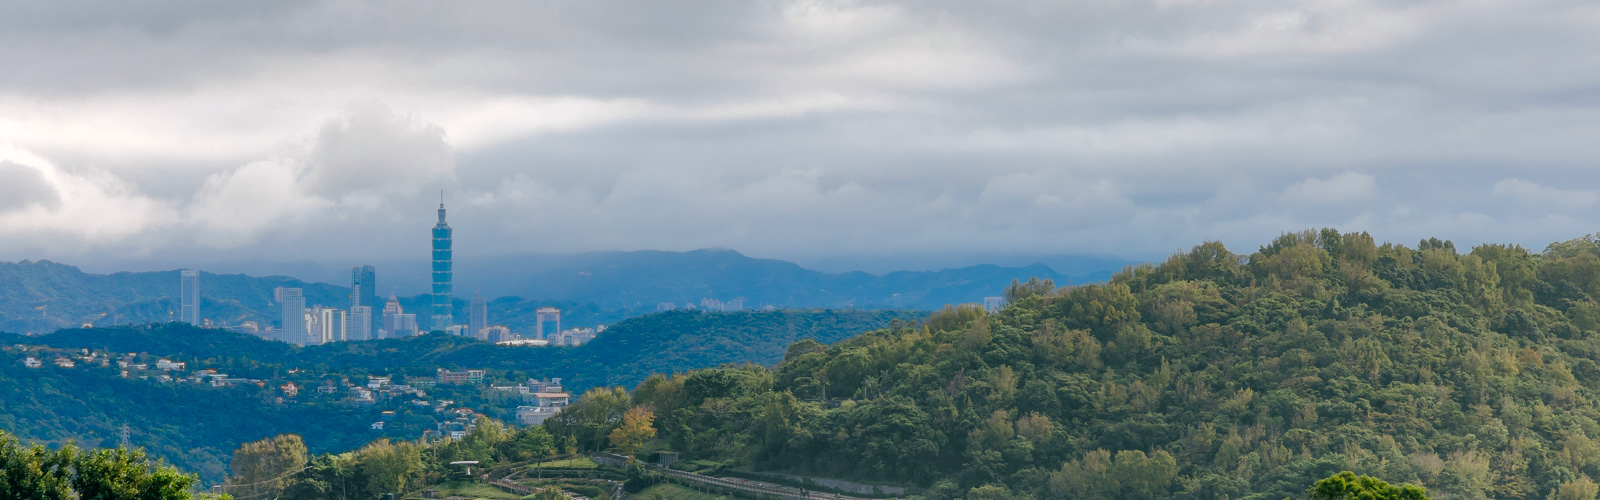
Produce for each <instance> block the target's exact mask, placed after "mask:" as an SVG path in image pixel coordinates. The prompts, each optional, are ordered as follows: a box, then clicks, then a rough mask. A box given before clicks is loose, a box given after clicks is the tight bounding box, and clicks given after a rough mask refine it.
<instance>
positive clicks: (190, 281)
mask: <svg viewBox="0 0 1600 500" xmlns="http://www.w3.org/2000/svg"><path fill="white" fill-rule="evenodd" d="M178 321H182V322H184V323H188V324H191V325H199V324H200V271H196V270H193V269H184V270H181V271H178Z"/></svg>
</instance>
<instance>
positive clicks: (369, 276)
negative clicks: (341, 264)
mask: <svg viewBox="0 0 1600 500" xmlns="http://www.w3.org/2000/svg"><path fill="white" fill-rule="evenodd" d="M350 306H351V307H354V306H367V307H371V308H373V309H380V308H382V307H383V303H381V302H378V271H377V269H375V268H373V267H372V266H355V267H352V268H350Z"/></svg>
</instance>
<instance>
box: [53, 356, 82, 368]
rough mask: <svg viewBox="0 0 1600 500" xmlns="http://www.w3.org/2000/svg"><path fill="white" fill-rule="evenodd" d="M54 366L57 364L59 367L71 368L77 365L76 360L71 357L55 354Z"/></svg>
mask: <svg viewBox="0 0 1600 500" xmlns="http://www.w3.org/2000/svg"><path fill="white" fill-rule="evenodd" d="M56 366H59V367H62V368H72V367H74V366H78V362H76V361H73V360H72V358H69V357H66V356H57V357H56Z"/></svg>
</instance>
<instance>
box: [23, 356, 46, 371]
mask: <svg viewBox="0 0 1600 500" xmlns="http://www.w3.org/2000/svg"><path fill="white" fill-rule="evenodd" d="M22 366H26V367H28V368H38V367H41V366H44V362H43V361H39V358H35V357H33V356H28V357H27V358H24V359H23V360H22Z"/></svg>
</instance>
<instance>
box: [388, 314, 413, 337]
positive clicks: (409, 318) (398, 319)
mask: <svg viewBox="0 0 1600 500" xmlns="http://www.w3.org/2000/svg"><path fill="white" fill-rule="evenodd" d="M394 329H395V338H405V337H415V336H417V315H415V314H396V315H394Z"/></svg>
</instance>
